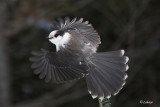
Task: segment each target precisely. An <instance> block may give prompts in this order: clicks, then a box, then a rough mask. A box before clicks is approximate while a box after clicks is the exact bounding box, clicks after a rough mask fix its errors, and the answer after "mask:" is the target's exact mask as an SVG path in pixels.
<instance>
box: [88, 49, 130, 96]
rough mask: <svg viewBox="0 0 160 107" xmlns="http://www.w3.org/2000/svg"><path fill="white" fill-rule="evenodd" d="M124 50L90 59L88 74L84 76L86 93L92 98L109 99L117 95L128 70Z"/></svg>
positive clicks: (97, 54)
mask: <svg viewBox="0 0 160 107" xmlns="http://www.w3.org/2000/svg"><path fill="white" fill-rule="evenodd" d="M123 55H124V50H119V51H112V52H102V53H95V54H93V56H92V57H91V58H90V60H91V61H90V63H89V67H90V69H89V70H88V71H89V74H88V75H87V76H86V81H87V85H88V91H89V93H90V94H91V95H92V97H93V98H96V97H98V98H100V99H103V98H104V97H107V98H109V97H110V96H111V94H112V95H115V94H117V93H118V92H119V91H120V90H121V88H122V87H123V85H124V84H125V79H126V78H127V74H126V73H125V72H124V71H127V70H128V68H129V67H128V65H127V64H126V63H127V62H128V60H129V58H128V57H127V56H123Z"/></svg>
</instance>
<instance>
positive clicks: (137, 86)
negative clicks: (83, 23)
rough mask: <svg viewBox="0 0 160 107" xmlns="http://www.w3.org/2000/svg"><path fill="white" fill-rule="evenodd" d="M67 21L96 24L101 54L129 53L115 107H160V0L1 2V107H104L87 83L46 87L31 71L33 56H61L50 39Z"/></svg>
mask: <svg viewBox="0 0 160 107" xmlns="http://www.w3.org/2000/svg"><path fill="white" fill-rule="evenodd" d="M65 16H69V17H71V18H74V17H78V18H81V17H83V18H84V19H85V20H89V22H90V23H92V25H93V26H94V28H95V29H96V30H97V32H98V33H99V35H100V36H101V41H102V44H101V45H100V47H99V49H98V51H112V50H119V49H125V50H126V55H127V56H129V58H130V60H129V66H130V69H129V70H128V71H127V73H128V79H127V80H126V81H127V82H126V85H125V86H124V88H123V89H122V90H121V91H120V93H119V94H118V95H116V96H112V97H111V102H112V107H160V0H43V1H42V0H0V107H98V100H97V99H95V100H93V99H92V98H91V96H90V95H89V94H88V92H87V85H86V83H85V79H81V80H78V81H74V82H70V83H65V84H51V83H45V82H44V81H43V80H40V79H39V78H38V76H37V75H34V74H33V69H31V67H30V66H31V63H30V62H29V57H30V56H31V51H33V50H40V48H45V49H49V50H50V51H51V50H52V51H55V46H54V45H53V44H51V43H50V42H49V41H48V40H46V39H45V37H46V36H47V35H48V34H49V26H50V24H51V22H52V21H53V20H54V19H56V18H58V17H65ZM140 100H143V101H153V103H152V104H140Z"/></svg>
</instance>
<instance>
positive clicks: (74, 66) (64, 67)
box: [30, 49, 88, 83]
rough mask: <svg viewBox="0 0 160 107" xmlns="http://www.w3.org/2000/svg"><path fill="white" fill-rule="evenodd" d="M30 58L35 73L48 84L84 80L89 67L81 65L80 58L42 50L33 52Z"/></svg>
mask: <svg viewBox="0 0 160 107" xmlns="http://www.w3.org/2000/svg"><path fill="white" fill-rule="evenodd" d="M32 54H33V56H32V57H31V58H30V61H31V62H33V63H32V68H34V69H35V70H34V73H35V74H39V78H40V79H44V78H45V81H46V82H49V81H52V82H56V83H60V82H65V81H70V80H75V79H79V78H82V77H83V76H84V75H86V74H87V69H88V67H87V65H85V64H81V65H80V64H79V60H77V59H78V58H76V57H75V56H73V55H71V54H69V53H64V52H48V51H46V50H44V49H42V50H41V51H40V52H32Z"/></svg>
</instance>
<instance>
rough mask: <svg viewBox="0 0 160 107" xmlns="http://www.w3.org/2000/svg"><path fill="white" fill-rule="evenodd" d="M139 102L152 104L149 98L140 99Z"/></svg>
mask: <svg viewBox="0 0 160 107" xmlns="http://www.w3.org/2000/svg"><path fill="white" fill-rule="evenodd" d="M139 103H140V104H152V103H153V101H149V100H140V101H139Z"/></svg>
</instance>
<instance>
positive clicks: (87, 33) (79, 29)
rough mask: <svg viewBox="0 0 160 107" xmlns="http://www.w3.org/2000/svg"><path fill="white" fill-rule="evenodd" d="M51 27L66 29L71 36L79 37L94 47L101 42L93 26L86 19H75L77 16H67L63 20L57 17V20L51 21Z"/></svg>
mask: <svg viewBox="0 0 160 107" xmlns="http://www.w3.org/2000/svg"><path fill="white" fill-rule="evenodd" d="M51 29H52V30H62V31H67V32H69V33H71V34H72V36H73V37H77V36H78V37H81V38H79V39H83V40H85V41H88V42H89V43H90V44H91V45H93V46H95V47H98V46H99V44H100V43H101V42H100V36H99V35H98V33H97V32H96V31H95V30H94V28H93V26H92V25H91V24H89V23H88V21H83V18H80V19H79V20H77V18H74V19H72V20H70V19H69V18H68V17H66V18H65V19H64V20H63V19H62V18H59V19H58V21H54V22H53V24H52V26H51Z"/></svg>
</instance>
